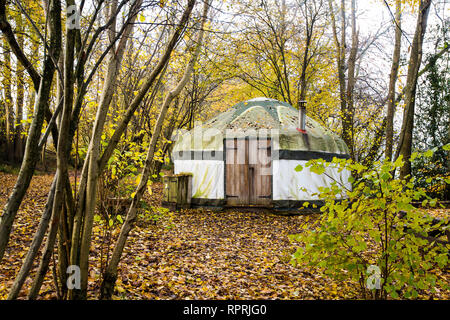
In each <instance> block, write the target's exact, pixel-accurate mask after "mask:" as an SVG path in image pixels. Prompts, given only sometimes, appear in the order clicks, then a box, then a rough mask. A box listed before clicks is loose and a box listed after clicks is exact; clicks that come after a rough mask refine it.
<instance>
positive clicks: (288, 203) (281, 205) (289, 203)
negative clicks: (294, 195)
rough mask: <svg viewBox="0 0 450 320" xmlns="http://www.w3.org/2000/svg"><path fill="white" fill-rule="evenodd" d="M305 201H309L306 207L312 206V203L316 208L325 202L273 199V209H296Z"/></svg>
mask: <svg viewBox="0 0 450 320" xmlns="http://www.w3.org/2000/svg"><path fill="white" fill-rule="evenodd" d="M306 202H308V203H309V206H308V208H312V205H313V204H314V205H316V206H317V208H316V209H317V210H319V208H320V207H322V206H323V205H324V204H325V202H324V201H323V200H273V201H272V203H273V207H274V209H290V208H292V209H297V208H300V207H302V206H303V204H305V203H306Z"/></svg>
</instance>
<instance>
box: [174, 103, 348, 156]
mask: <svg viewBox="0 0 450 320" xmlns="http://www.w3.org/2000/svg"><path fill="white" fill-rule="evenodd" d="M297 127H298V110H297V109H295V108H294V107H293V106H291V105H290V104H288V103H286V102H281V101H278V100H274V99H268V98H256V99H252V100H248V101H243V102H240V103H238V104H236V105H234V106H233V107H231V108H230V109H228V110H227V111H226V112H224V113H221V114H220V115H218V116H216V117H214V118H212V119H210V120H209V121H207V122H205V123H204V124H203V125H202V128H201V130H199V128H196V129H193V130H191V131H190V132H189V133H185V134H184V135H182V136H180V138H179V139H178V141H177V142H176V143H175V145H174V151H189V150H223V139H224V138H225V137H226V138H235V137H240V138H244V137H256V136H257V135H259V136H261V133H263V134H264V132H265V133H266V134H268V135H269V136H270V137H272V140H273V141H274V146H273V148H274V150H310V151H322V152H329V153H341V154H348V148H347V146H346V145H345V143H344V142H343V141H342V140H341V139H340V138H339V137H338V136H336V135H335V134H334V133H332V132H331V131H330V130H327V129H325V128H323V127H322V126H321V125H320V124H319V123H318V122H316V121H314V120H313V119H311V118H309V117H308V116H307V117H306V132H307V136H308V137H307V139H305V138H304V136H303V134H302V133H300V132H299V131H298V130H297ZM193 138H194V139H193ZM277 140H278V143H277Z"/></svg>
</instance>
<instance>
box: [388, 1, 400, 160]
mask: <svg viewBox="0 0 450 320" xmlns="http://www.w3.org/2000/svg"><path fill="white" fill-rule="evenodd" d="M401 16H402V3H401V0H396V1H395V21H394V23H395V45H394V55H393V58H392V67H391V74H390V77H389V93H388V99H387V103H388V105H387V115H386V149H385V152H384V156H385V158H386V159H388V160H390V159H391V157H392V146H393V143H394V114H395V84H396V82H397V76H398V68H399V64H400V49H401V39H402V30H401Z"/></svg>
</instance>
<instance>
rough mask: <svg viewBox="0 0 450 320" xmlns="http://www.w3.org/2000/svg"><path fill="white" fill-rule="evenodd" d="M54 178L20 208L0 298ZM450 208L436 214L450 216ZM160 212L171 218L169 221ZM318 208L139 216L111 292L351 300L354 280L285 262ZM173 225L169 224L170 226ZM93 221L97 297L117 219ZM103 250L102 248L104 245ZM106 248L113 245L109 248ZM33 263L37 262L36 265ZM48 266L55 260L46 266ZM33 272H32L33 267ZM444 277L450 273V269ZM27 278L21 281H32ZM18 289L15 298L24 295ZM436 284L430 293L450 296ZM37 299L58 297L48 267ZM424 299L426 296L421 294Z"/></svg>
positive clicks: (5, 185) (92, 292)
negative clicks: (109, 226)
mask: <svg viewBox="0 0 450 320" xmlns="http://www.w3.org/2000/svg"><path fill="white" fill-rule="evenodd" d="M15 178H16V177H15V176H14V175H5V174H2V173H0V180H1V183H0V206H1V207H2V206H3V205H4V204H5V203H6V200H7V197H8V194H9V192H10V191H11V189H12V186H13V185H14V182H15ZM51 181H52V176H51V175H37V176H35V177H34V178H33V180H32V184H31V187H30V189H29V191H28V193H27V195H26V197H25V200H24V202H23V204H22V206H21V208H20V211H19V213H18V215H17V219H16V221H15V223H14V229H13V232H12V237H11V240H10V243H9V246H8V249H7V252H6V255H5V258H4V260H3V262H2V264H1V265H0V299H5V298H6V296H7V294H8V290H9V288H10V287H11V285H12V283H13V281H14V278H15V275H16V274H17V272H18V271H19V269H20V266H21V263H22V259H23V257H24V255H25V254H26V252H27V250H28V246H29V244H30V242H31V240H32V237H33V235H34V231H35V230H36V228H37V224H38V222H39V218H40V215H41V213H42V210H43V208H44V206H45V201H46V196H47V192H48V189H49V187H50V184H51ZM152 193H153V194H152V195H151V196H150V195H149V194H146V196H145V197H146V199H145V200H146V201H147V202H148V203H149V204H150V205H152V206H158V205H159V204H160V200H161V194H162V186H161V184H158V183H154V184H153V185H152ZM448 212H449V211H448V210H441V211H439V212H438V214H437V215H439V216H443V215H444V216H445V215H446V216H447V217H448ZM165 219H167V220H169V219H170V222H169V221H166V220H165ZM316 220H317V215H309V216H280V215H274V214H270V213H264V212H240V211H224V212H213V211H209V210H206V209H192V210H182V211H180V212H176V213H174V214H171V215H170V217H169V216H167V217H165V218H162V219H160V220H159V221H158V222H157V223H156V224H155V223H152V222H149V221H145V220H143V219H141V220H139V221H138V223H137V225H136V227H135V228H134V229H133V231H132V232H131V234H130V237H129V239H128V241H127V244H126V247H125V250H124V253H123V256H122V260H121V263H120V265H119V270H118V272H119V276H118V280H117V283H116V292H115V295H114V299H344V298H345V299H354V298H360V296H358V293H357V284H356V283H352V282H350V281H347V282H344V281H341V282H339V281H332V280H330V279H329V278H328V277H326V276H324V275H323V274H321V273H320V272H317V271H315V270H307V269H299V268H295V267H294V266H292V265H291V264H290V263H289V260H290V254H291V253H292V252H293V251H294V249H295V247H294V245H295V244H293V243H291V242H290V241H289V239H288V235H290V234H295V233H300V232H302V230H303V229H304V228H308V227H311V226H312V225H313V224H314V223H315V222H316ZM168 225H171V226H172V227H170V228H168V227H167V226H168ZM103 228H104V227H103V226H101V225H99V224H98V222H96V224H95V227H94V230H93V245H92V253H91V257H90V259H91V260H90V262H91V263H90V273H89V281H90V285H89V298H91V299H96V298H98V291H99V287H100V284H101V271H100V270H101V258H103V259H105V257H106V256H107V255H106V250H105V249H106V248H108V247H109V248H110V250H111V248H112V246H113V245H114V241H115V239H116V238H117V236H118V233H119V230H120V224H118V223H116V224H114V226H113V230H112V232H111V241H108V240H107V239H106V238H105V237H104V230H103ZM102 250H103V251H102ZM110 252H111V251H110ZM36 267H37V262H35V264H34V270H35V269H36ZM50 267H51V268H52V266H50ZM32 275H34V273H32ZM441 276H442V277H444V278H446V279H450V276H449V274H448V272H444V273H443V274H442V275H441ZM30 283H31V279H30V278H29V279H27V282H26V285H25V286H24V288H25V287H26V288H28V287H29V286H30ZM26 293H27V289H23V290H22V293H21V295H20V298H23V297H25V295H26ZM449 297H450V294H449V292H448V290H447V291H446V290H445V289H442V288H441V289H439V290H438V295H435V296H434V298H440V299H448V298H449ZM39 298H40V299H55V298H56V293H55V291H54V286H53V281H52V276H51V272H49V273H48V275H47V277H46V278H45V280H44V284H43V287H42V290H41V294H40V297H39ZM421 298H423V299H428V298H429V296H423V297H421Z"/></svg>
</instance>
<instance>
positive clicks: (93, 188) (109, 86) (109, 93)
mask: <svg viewBox="0 0 450 320" xmlns="http://www.w3.org/2000/svg"><path fill="white" fill-rule="evenodd" d="M141 5H142V0H138V1H137V2H135V4H134V6H133V9H131V12H130V14H131V15H133V18H132V20H131V21H130V23H129V24H128V26H127V27H126V29H125V31H124V33H123V35H122V39H121V41H120V42H119V45H118V47H117V49H116V48H113V49H112V50H111V51H110V60H109V63H108V67H107V73H106V78H105V82H104V85H103V90H102V96H101V98H100V104H99V107H98V109H97V115H96V119H95V122H94V129H93V134H92V138H91V142H90V144H89V149H88V153H89V157H87V160H86V161H88V162H87V183H86V196H85V201H84V204H83V205H84V206H85V212H84V216H85V220H84V227H83V231H82V232H83V233H82V238H81V247H80V250H81V251H80V261H79V263H80V269H81V291H80V292H79V296H77V298H83V299H84V298H86V293H87V275H88V268H89V263H88V262H89V251H90V242H91V241H90V239H91V232H92V223H93V217H94V210H95V205H96V200H97V197H96V196H97V182H98V176H99V173H98V172H99V170H98V169H99V168H98V159H99V156H100V142H101V136H102V133H103V128H104V124H105V120H106V115H107V113H108V110H109V106H110V104H111V100H112V97H113V95H114V90H115V89H116V81H117V76H118V74H119V69H120V66H121V63H122V59H123V54H124V52H125V48H126V44H127V41H128V38H129V35H130V33H131V32H132V28H133V23H134V20H135V18H136V14H137V12H138V10H139V9H140V7H141ZM116 14H117V1H116V0H115V1H112V2H111V4H110V7H109V18H111V17H114V16H115V15H116ZM115 34H116V23H115V21H114V22H113V23H112V24H111V25H110V27H109V38H110V42H111V43H113V41H114V37H115ZM83 185H84V183H83ZM78 235H79V233H78V230H77V233H76V236H78ZM72 238H73V237H72ZM74 241H75V242H76V243H78V242H79V240H78V239H74ZM76 251H78V245H77V247H76V248H74V250H73V253H72V257H73V259H74V261H71V263H72V264H75V263H76V262H77V261H76V260H77V257H76V256H75V252H76ZM71 294H73V293H71ZM72 297H75V296H74V295H72Z"/></svg>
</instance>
